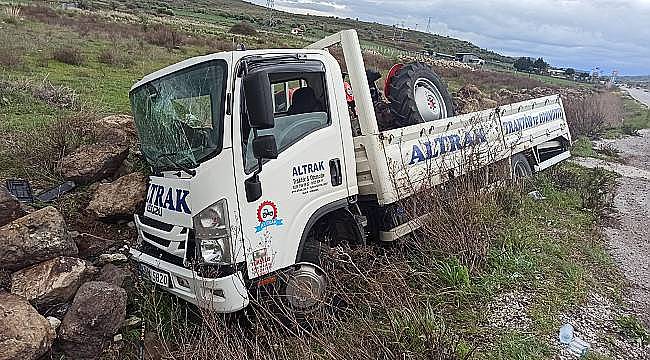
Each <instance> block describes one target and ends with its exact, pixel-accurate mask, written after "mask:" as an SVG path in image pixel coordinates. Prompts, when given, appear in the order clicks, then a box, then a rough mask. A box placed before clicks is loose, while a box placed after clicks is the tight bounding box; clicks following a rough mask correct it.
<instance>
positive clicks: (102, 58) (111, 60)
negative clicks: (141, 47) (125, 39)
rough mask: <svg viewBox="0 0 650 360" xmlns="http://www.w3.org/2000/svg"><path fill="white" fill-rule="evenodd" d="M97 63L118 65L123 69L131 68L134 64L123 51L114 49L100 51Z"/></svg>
mask: <svg viewBox="0 0 650 360" xmlns="http://www.w3.org/2000/svg"><path fill="white" fill-rule="evenodd" d="M97 61H99V62H100V63H102V64H109V65H119V66H122V67H125V68H127V67H130V66H132V65H133V63H134V61H133V59H132V58H131V57H129V55H128V54H126V55H125V54H124V52H123V51H120V50H119V49H115V48H108V49H104V50H102V51H101V52H100V53H99V55H98V56H97Z"/></svg>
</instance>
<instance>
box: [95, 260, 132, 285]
mask: <svg viewBox="0 0 650 360" xmlns="http://www.w3.org/2000/svg"><path fill="white" fill-rule="evenodd" d="M130 276H131V275H130V273H129V272H128V271H126V270H124V269H122V268H120V267H117V266H115V265H113V264H106V265H104V266H103V267H102V269H101V270H100V272H99V275H97V281H104V282H107V283H109V284H113V285H115V286H122V285H124V281H125V280H126V279H127V278H129V277H130Z"/></svg>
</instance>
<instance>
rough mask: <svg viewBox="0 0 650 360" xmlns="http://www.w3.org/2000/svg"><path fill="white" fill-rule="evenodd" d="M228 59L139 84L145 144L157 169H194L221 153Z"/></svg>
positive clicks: (137, 103) (135, 95) (136, 96)
mask: <svg viewBox="0 0 650 360" xmlns="http://www.w3.org/2000/svg"><path fill="white" fill-rule="evenodd" d="M226 77H227V63H226V62H225V61H223V60H213V61H210V62H206V63H202V64H199V65H195V66H192V67H189V68H187V69H183V70H181V71H178V72H174V73H172V74H170V75H167V76H164V77H162V78H159V79H156V80H153V81H151V82H149V83H146V84H144V85H142V86H139V87H137V88H136V89H134V90H133V91H132V92H131V107H132V109H133V115H134V119H135V125H136V127H137V129H138V136H139V138H140V147H141V149H142V153H143V154H144V156H145V158H146V159H147V161H148V162H149V164H151V166H152V167H153V168H154V170H156V171H162V170H176V169H183V168H194V167H196V166H198V165H199V163H201V162H202V161H204V160H207V159H208V158H211V157H213V156H215V155H216V154H218V153H219V152H220V151H221V146H222V143H223V116H224V106H223V105H224V102H225V87H226Z"/></svg>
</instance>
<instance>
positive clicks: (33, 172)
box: [0, 111, 97, 186]
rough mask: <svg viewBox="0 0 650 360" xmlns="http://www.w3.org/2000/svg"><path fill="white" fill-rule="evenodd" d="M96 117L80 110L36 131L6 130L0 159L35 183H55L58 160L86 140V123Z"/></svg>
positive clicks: (0, 150)
mask: <svg viewBox="0 0 650 360" xmlns="http://www.w3.org/2000/svg"><path fill="white" fill-rule="evenodd" d="M96 118H97V115H96V114H95V113H94V112H92V111H80V112H78V113H76V114H74V115H70V116H65V117H62V118H59V119H57V120H56V121H54V122H53V123H51V124H48V125H46V126H44V127H43V128H39V129H38V131H33V130H31V131H12V132H8V133H7V134H6V135H5V136H3V137H2V139H0V159H2V162H3V163H10V164H12V165H11V166H12V167H13V171H17V172H18V173H17V174H16V175H19V176H22V177H26V178H29V179H30V180H32V181H33V183H34V184H35V185H36V186H47V185H50V184H53V183H57V182H59V181H60V178H59V175H58V172H57V170H56V169H57V165H58V162H59V160H61V158H62V157H64V156H65V155H68V154H70V153H71V152H73V151H74V150H75V149H76V148H77V147H78V146H80V145H81V144H83V143H85V142H86V141H89V139H90V138H89V136H90V132H89V128H88V125H89V124H91V123H92V121H93V120H94V119H96Z"/></svg>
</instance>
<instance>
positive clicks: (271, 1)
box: [266, 0, 275, 27]
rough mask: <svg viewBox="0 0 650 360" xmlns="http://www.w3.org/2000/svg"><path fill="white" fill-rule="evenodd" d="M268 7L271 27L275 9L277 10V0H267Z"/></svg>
mask: <svg viewBox="0 0 650 360" xmlns="http://www.w3.org/2000/svg"><path fill="white" fill-rule="evenodd" d="M266 7H267V8H268V12H269V27H271V26H273V9H274V8H275V0H266Z"/></svg>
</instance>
